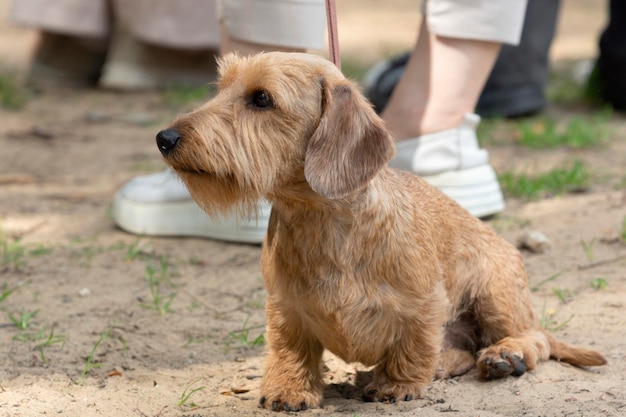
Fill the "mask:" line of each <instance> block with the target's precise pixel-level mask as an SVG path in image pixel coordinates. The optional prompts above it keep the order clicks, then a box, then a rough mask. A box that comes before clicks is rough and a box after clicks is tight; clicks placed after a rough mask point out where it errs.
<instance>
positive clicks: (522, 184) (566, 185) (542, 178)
mask: <svg viewBox="0 0 626 417" xmlns="http://www.w3.org/2000/svg"><path fill="white" fill-rule="evenodd" d="M498 179H499V181H500V185H501V187H502V189H503V190H504V192H505V193H507V194H508V195H509V196H512V197H518V198H521V199H523V200H537V199H539V198H543V197H551V196H555V195H560V194H564V193H574V192H581V191H586V190H587V189H588V188H589V186H590V183H591V173H590V172H589V170H588V169H587V168H586V167H585V165H584V163H583V162H582V161H579V160H576V161H574V162H573V163H570V164H569V165H567V166H564V167H560V168H555V169H553V170H551V171H549V172H546V173H543V174H538V175H534V176H531V175H527V174H524V173H520V174H517V173H513V172H505V173H503V174H501V175H500V176H499V177H498Z"/></svg>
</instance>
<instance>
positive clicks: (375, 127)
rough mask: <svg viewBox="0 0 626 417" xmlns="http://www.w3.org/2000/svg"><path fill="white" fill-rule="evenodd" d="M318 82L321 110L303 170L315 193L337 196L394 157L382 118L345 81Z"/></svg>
mask: <svg viewBox="0 0 626 417" xmlns="http://www.w3.org/2000/svg"><path fill="white" fill-rule="evenodd" d="M321 85H322V115H321V118H320V122H319V125H318V126H317V129H316V130H315V132H313V135H312V136H311V138H310V140H309V144H308V146H307V149H306V155H305V161H304V175H305V177H306V180H307V182H308V183H309V186H310V187H311V188H312V189H313V191H315V192H316V193H318V194H320V195H322V196H324V197H327V198H331V199H338V198H342V197H345V196H347V195H348V194H350V193H352V192H354V191H356V190H358V189H359V188H361V187H363V186H364V185H365V184H367V182H369V181H370V180H371V179H372V178H373V177H374V175H376V173H378V171H379V170H380V169H381V168H382V167H384V166H385V165H386V164H387V162H389V159H391V157H392V156H393V153H394V149H395V148H394V145H393V140H392V139H391V137H390V135H389V133H388V132H387V129H386V128H385V126H384V123H383V121H382V120H381V119H380V118H379V117H378V116H377V115H376V113H375V112H374V110H373V109H372V106H371V105H370V104H369V103H368V102H367V100H366V99H365V98H364V97H363V95H361V93H359V92H358V91H357V90H356V88H355V87H354V86H353V85H352V84H351V83H350V82H349V81H347V80H344V81H343V82H342V83H341V84H337V85H334V86H330V87H329V86H328V85H327V84H326V82H325V81H324V80H321Z"/></svg>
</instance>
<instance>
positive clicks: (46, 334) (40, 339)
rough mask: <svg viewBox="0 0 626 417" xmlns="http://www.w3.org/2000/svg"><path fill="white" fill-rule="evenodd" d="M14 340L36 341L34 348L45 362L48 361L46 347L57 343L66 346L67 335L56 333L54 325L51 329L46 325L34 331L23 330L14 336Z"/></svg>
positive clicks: (61, 347)
mask: <svg viewBox="0 0 626 417" xmlns="http://www.w3.org/2000/svg"><path fill="white" fill-rule="evenodd" d="M13 340H14V341H17V342H24V343H34V344H35V346H34V348H33V350H35V351H37V352H38V353H39V358H40V359H41V362H42V363H44V364H47V363H48V360H47V359H46V355H45V349H47V348H50V347H53V346H55V345H61V346H60V349H63V347H64V346H65V336H58V335H55V334H54V328H53V327H51V328H50V331H48V330H47V329H46V328H45V327H43V328H41V329H39V330H36V331H34V332H27V331H22V332H20V333H18V334H16V335H15V336H13Z"/></svg>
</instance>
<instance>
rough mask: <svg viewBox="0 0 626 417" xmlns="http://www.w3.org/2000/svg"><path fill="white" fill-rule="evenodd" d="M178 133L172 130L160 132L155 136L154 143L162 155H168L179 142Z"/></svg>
mask: <svg viewBox="0 0 626 417" xmlns="http://www.w3.org/2000/svg"><path fill="white" fill-rule="evenodd" d="M180 139H181V137H180V133H178V132H177V131H176V130H174V129H165V130H161V131H160V132H159V133H157V135H156V143H157V146H158V147H159V150H160V151H161V153H162V154H163V155H167V154H168V153H170V152H171V151H172V150H173V149H174V148H175V147H176V145H178V143H179V142H180Z"/></svg>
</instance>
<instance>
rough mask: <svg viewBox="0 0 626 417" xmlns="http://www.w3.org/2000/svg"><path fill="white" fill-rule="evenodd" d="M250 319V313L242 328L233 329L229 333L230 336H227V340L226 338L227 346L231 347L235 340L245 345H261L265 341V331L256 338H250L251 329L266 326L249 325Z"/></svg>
mask: <svg viewBox="0 0 626 417" xmlns="http://www.w3.org/2000/svg"><path fill="white" fill-rule="evenodd" d="M249 319H250V315H248V317H246V319H245V320H244V322H243V325H242V326H241V329H240V330H233V331H232V332H230V333H228V336H227V337H226V340H225V343H226V347H230V345H231V344H232V343H233V342H239V344H240V345H241V346H243V347H251V346H261V345H263V344H264V343H265V335H264V333H261V334H259V335H258V336H257V337H255V338H254V339H252V340H250V331H251V330H258V329H262V328H265V326H264V325H259V326H248V320H249Z"/></svg>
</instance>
